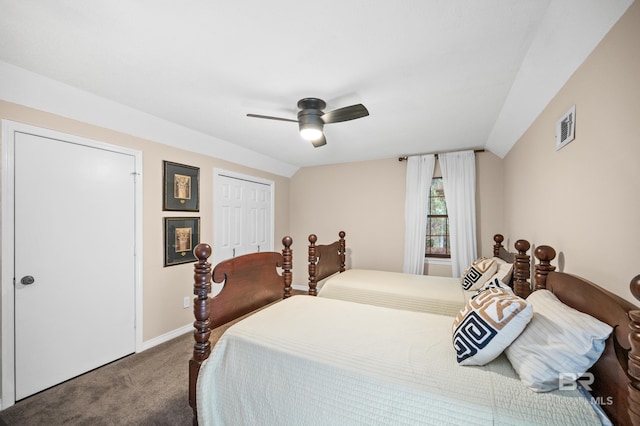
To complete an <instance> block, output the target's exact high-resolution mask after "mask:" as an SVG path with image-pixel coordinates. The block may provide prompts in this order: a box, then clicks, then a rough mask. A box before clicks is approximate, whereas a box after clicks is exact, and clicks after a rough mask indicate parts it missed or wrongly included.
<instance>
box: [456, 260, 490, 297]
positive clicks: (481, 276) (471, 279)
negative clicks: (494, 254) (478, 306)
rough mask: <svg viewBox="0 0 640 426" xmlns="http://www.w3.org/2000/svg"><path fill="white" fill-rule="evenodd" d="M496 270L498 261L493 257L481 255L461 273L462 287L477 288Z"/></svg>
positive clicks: (467, 288) (466, 288)
mask: <svg viewBox="0 0 640 426" xmlns="http://www.w3.org/2000/svg"><path fill="white" fill-rule="evenodd" d="M497 271H498V263H497V262H496V261H495V260H493V259H488V258H486V257H481V258H480V259H478V260H476V261H475V262H473V263H472V264H471V265H469V267H468V268H467V269H466V270H465V271H464V272H463V273H462V288H463V289H465V290H478V289H479V288H480V287H482V286H483V285H484V284H485V283H486V282H487V281H489V279H490V278H492V277H493V275H495V273H496V272H497Z"/></svg>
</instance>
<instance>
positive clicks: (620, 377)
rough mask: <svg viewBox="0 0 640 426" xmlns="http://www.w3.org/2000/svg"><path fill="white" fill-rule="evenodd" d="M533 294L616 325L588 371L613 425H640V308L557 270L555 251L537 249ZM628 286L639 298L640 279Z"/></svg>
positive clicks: (595, 396)
mask: <svg viewBox="0 0 640 426" xmlns="http://www.w3.org/2000/svg"><path fill="white" fill-rule="evenodd" d="M534 255H535V257H536V258H537V259H538V261H539V262H538V263H536V265H535V276H534V283H535V289H534V291H535V290H541V289H547V290H550V291H552V292H553V293H554V294H555V295H556V296H557V297H558V299H560V300H561V301H562V302H563V303H564V304H565V305H567V306H570V307H572V308H574V309H577V310H579V311H581V312H584V313H587V314H589V315H591V316H592V317H595V318H597V319H599V320H600V321H603V322H606V323H607V324H609V325H610V326H612V327H614V331H613V333H611V336H610V337H609V338H608V339H607V341H606V345H605V349H604V352H603V353H602V356H601V357H600V359H599V360H598V361H596V363H595V364H594V365H593V367H592V368H591V369H590V370H589V371H590V372H591V373H592V374H593V377H594V380H593V383H592V384H591V385H590V387H591V391H590V392H591V395H592V396H593V398H595V400H596V402H598V403H600V404H601V407H602V409H603V410H604V412H605V413H606V414H607V416H608V417H609V419H610V420H611V421H612V422H613V424H615V425H640V310H638V309H639V308H638V307H636V306H634V305H633V304H631V303H630V302H628V301H627V300H624V299H622V298H621V297H619V296H617V295H615V294H613V293H611V292H609V291H607V290H605V289H603V288H601V287H599V286H597V285H596V284H593V283H591V282H589V281H587V280H584V279H583V278H580V277H577V276H574V275H570V274H566V273H562V272H555V269H556V268H555V266H552V265H551V261H552V260H553V259H554V258H555V256H556V251H555V250H554V249H553V248H552V247H549V246H539V247H537V248H536V249H535V250H534ZM629 288H630V289H631V293H632V294H633V295H634V297H635V298H636V299H638V300H640V275H637V276H636V277H634V278H633V279H632V280H631V282H630V284H629Z"/></svg>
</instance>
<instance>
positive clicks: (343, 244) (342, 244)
mask: <svg viewBox="0 0 640 426" xmlns="http://www.w3.org/2000/svg"><path fill="white" fill-rule="evenodd" d="M345 235H347V234H345V232H344V231H340V232H339V233H338V236H339V237H340V239H339V240H338V241H340V248H339V252H338V256H340V273H343V272H344V268H345V255H346V251H347V248H346V241H345V240H344V236H345Z"/></svg>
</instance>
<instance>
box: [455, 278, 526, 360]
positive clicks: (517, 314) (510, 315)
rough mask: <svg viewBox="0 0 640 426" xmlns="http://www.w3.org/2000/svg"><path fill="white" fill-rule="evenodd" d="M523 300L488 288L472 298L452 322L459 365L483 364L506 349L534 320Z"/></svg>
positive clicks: (498, 289)
mask: <svg viewBox="0 0 640 426" xmlns="http://www.w3.org/2000/svg"><path fill="white" fill-rule="evenodd" d="M532 314H533V310H532V307H531V305H530V304H529V303H528V302H527V301H526V300H524V299H522V298H520V297H518V296H515V295H513V294H511V293H509V292H508V291H506V290H504V289H502V288H489V289H487V290H484V291H483V292H481V293H480V294H478V295H477V296H476V297H474V298H473V299H471V300H469V301H468V302H467V304H466V305H465V307H464V308H462V310H461V311H460V313H459V314H458V316H457V317H456V318H455V320H454V321H453V348H454V349H455V350H456V353H457V360H458V363H459V364H460V365H484V364H486V363H488V362H490V361H492V360H493V359H494V358H496V357H497V356H498V355H500V354H501V353H502V351H504V349H505V348H506V347H507V346H509V345H510V344H511V342H513V340H514V339H515V338H516V337H518V335H519V334H520V333H521V332H522V330H524V328H525V327H526V325H527V323H528V322H529V321H530V320H531V316H532Z"/></svg>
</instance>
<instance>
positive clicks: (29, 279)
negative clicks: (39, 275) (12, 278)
mask: <svg viewBox="0 0 640 426" xmlns="http://www.w3.org/2000/svg"><path fill="white" fill-rule="evenodd" d="M35 281H36V280H35V278H33V277H32V276H31V275H27V276H25V277H22V279H21V280H20V284H22V285H29V284H33V283H34V282H35Z"/></svg>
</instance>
